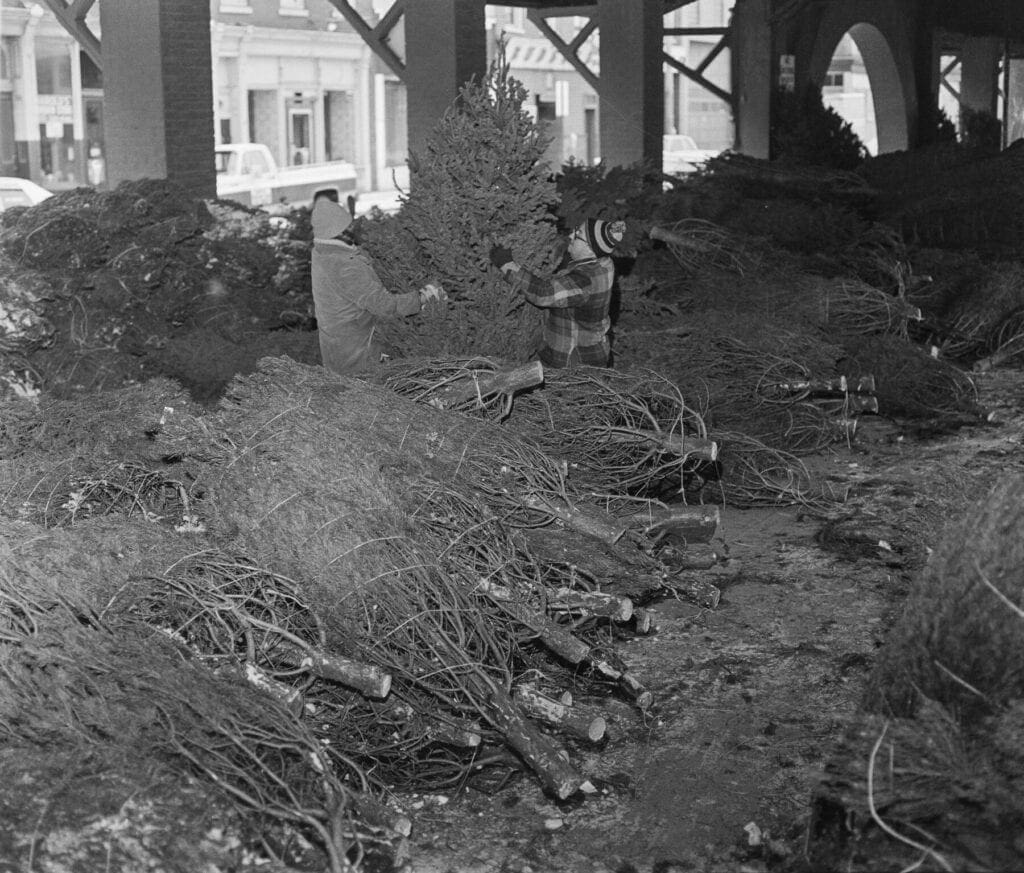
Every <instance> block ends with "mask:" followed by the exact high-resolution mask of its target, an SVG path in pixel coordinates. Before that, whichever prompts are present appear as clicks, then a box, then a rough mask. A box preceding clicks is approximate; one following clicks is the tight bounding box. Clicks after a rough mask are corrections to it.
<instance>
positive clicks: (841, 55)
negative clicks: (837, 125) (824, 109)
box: [819, 22, 909, 154]
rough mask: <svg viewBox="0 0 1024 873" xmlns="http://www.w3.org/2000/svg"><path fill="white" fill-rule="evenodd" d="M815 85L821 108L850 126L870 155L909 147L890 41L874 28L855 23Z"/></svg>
mask: <svg viewBox="0 0 1024 873" xmlns="http://www.w3.org/2000/svg"><path fill="white" fill-rule="evenodd" d="M819 84H820V85H821V89H822V99H823V100H824V102H825V104H826V105H828V106H831V107H832V108H833V109H835V110H836V112H838V113H839V114H840V115H842V116H843V118H844V119H846V120H847V121H849V122H850V126H851V127H852V128H853V130H854V132H855V133H856V134H857V135H858V136H859V137H860V138H861V140H862V141H863V143H864V145H865V146H867V148H868V151H869V152H871V154H881V153H884V152H893V151H899V150H901V149H906V148H907V147H908V145H909V131H908V125H907V107H906V102H905V97H904V91H903V87H902V83H901V80H900V73H899V69H898V67H897V65H896V59H895V57H894V56H893V53H892V49H891V48H890V47H889V42H888V40H887V39H886V38H885V36H884V35H883V34H882V32H881V31H880V30H879V29H878V28H877V27H875V26H874V25H873V24H867V23H863V22H862V23H859V24H855V25H853V26H852V27H850V28H849V29H848V30H847V31H846V33H845V34H843V36H842V37H841V38H840V39H839V41H838V43H837V44H836V47H835V49H834V51H833V53H832V59H831V61H830V63H829V66H828V69H827V70H826V71H825V73H824V74H823V78H822V81H821V82H820V83H819Z"/></svg>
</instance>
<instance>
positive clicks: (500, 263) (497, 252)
mask: <svg viewBox="0 0 1024 873" xmlns="http://www.w3.org/2000/svg"><path fill="white" fill-rule="evenodd" d="M488 257H490V259H491V263H492V264H494V266H495V267H497V268H498V269H499V270H500V269H501V268H502V267H504V266H505V265H506V264H510V263H512V252H511V250H509V249H507V248H505V247H504V246H492V247H491V253H490V255H488Z"/></svg>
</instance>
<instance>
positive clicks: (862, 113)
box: [821, 32, 878, 155]
mask: <svg viewBox="0 0 1024 873" xmlns="http://www.w3.org/2000/svg"><path fill="white" fill-rule="evenodd" d="M821 102H822V103H824V104H825V105H826V106H829V107H831V108H832V109H834V110H835V111H836V112H837V113H839V115H841V116H842V117H843V119H844V120H845V121H847V122H848V123H849V125H850V127H851V128H852V130H853V132H854V133H855V134H857V136H858V137H859V138H860V141H861V142H862V143H864V146H865V147H866V148H867V150H868V153H869V154H872V155H876V154H878V130H877V126H876V124H875V106H874V103H873V102H872V95H871V80H870V79H869V78H868V74H867V70H866V68H865V66H864V58H863V57H862V55H861V53H860V49H859V48H857V43H856V42H855V41H854V39H853V37H852V36H851V35H850V33H849V32H847V33H845V34H843V38H842V39H841V40H839V45H837V46H836V49H835V51H834V52H833V53H832V60H831V61H830V62H829V65H828V72H827V73H825V80H824V81H823V82H822V83H821Z"/></svg>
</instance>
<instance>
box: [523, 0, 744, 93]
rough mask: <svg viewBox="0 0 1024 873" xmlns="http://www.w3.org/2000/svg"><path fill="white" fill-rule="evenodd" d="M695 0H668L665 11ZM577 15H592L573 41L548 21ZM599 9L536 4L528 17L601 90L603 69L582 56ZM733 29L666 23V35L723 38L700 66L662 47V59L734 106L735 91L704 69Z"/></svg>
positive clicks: (528, 13) (715, 56) (592, 86)
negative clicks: (669, 24)
mask: <svg viewBox="0 0 1024 873" xmlns="http://www.w3.org/2000/svg"><path fill="white" fill-rule="evenodd" d="M690 2H694V0H684V2H679V0H668V2H665V4H664V9H663V12H665V13H668V12H671V11H673V10H675V9H678V8H680V7H681V6H685V5H687V3H690ZM570 15H572V16H577V17H586V18H588V19H589V21H588V22H587V24H585V25H584V26H583V27H581V28H580V30H579V31H578V32H577V33H576V35H575V36H574V37H573V38H572V39H571V40H569V41H566V40H564V39H562V37H561V36H560V35H559V34H558V32H557V31H556V30H555V29H554V28H553V27H552V26H551V25H550V24H548V22H547V19H549V18H563V17H566V16H570ZM595 15H596V11H595V10H591V11H588V12H586V13H583V12H582V10H581V7H579V6H572V7H563V6H553V5H544V4H540V3H538V4H536V5H535V6H534V7H533V8H531V9H529V11H528V12H527V17H528V18H529V19H530V21H532V22H533V23H534V25H536V27H537V29H538V30H540V31H541V32H542V33H543V34H544V35H545V36H546V37H547V39H548V41H549V42H550V43H551V44H552V45H553V46H554V47H555V48H556V49H558V52H559V54H561V55H562V57H564V58H565V59H566V60H567V61H568V62H569V63H570V64H571V65H572V67H573V68H574V69H575V70H576V72H578V73H579V74H580V75H581V76H582V77H583V78H584V79H585V80H586V82H587V84H588V85H590V87H591V88H593V89H594V90H595V91H597V93H598V94H600V93H601V81H600V75H599V73H597V72H595V71H594V70H592V69H591V68H590V67H588V66H587V64H586V62H585V61H584V60H583V59H582V58H581V57H580V55H579V50H580V48H581V47H582V46H583V45H584V43H586V41H587V40H588V39H589V38H590V36H591V34H593V33H594V31H595V30H597V26H598V25H597V19H596V17H595ZM730 33H731V30H730V28H729V27H666V28H664V29H663V30H662V36H718V37H720V39H719V41H718V42H717V43H716V44H715V46H714V48H712V50H711V51H710V52H708V54H707V55H706V56H705V57H704V59H703V60H702V61H701V62H700V64H698V65H697V66H696V67H690V66H688V65H687V64H685V63H683V62H682V61H680V60H678V59H677V58H674V57H673V56H672V55H671V54H669V53H668V52H666V51H664V50H662V61H663V62H664V63H666V64H668V66H670V67H672V68H673V69H674V70H678V71H679V72H680V73H682V74H683V75H684V76H686V77H687V78H688V79H690V81H692V82H694V83H696V84H697V85H699V86H700V87H702V88H704V89H705V90H706V91H708V92H710V93H711V94H714V95H715V96H716V97H718V98H719V99H720V100H722V101H724V102H725V103H726V104H728V105H729V106H732V102H733V98H732V94H731V93H730V92H729V91H727V90H725V89H724V88H722V87H721V86H719V85H716V84H715V83H714V82H712V81H711V80H710V79H708V78H707V77H706V76H705V75H704V72H705V71H706V70H707V68H708V67H709V66H711V64H712V63H713V62H714V60H715V58H717V57H718V56H719V55H720V54H721V53H722V52H723V51H724V50H725V49H727V48H728V47H729V42H730Z"/></svg>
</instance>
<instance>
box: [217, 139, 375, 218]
mask: <svg viewBox="0 0 1024 873" xmlns="http://www.w3.org/2000/svg"><path fill="white" fill-rule="evenodd" d="M216 161H217V196H218V197H219V198H221V199H223V200H234V201H236V202H238V203H241V204H242V205H243V206H254V207H259V208H261V209H265V210H267V211H268V212H284V211H286V210H288V209H291V208H292V207H296V206H310V205H312V203H313V201H314V200H315V199H316V198H317V197H319V196H321V195H324V196H327V197H330V199H331V200H334V201H335V202H338V203H344V202H345V201H346V199H347V198H348V197H349V195H352V196H354V195H355V193H356V168H355V167H354V166H352V164H350V163H348V162H347V161H331V162H329V163H325V164H304V165H300V166H296V167H278V165H277V162H276V161H275V160H274V156H273V155H272V154H271V153H270V149H269V148H267V147H266V146H265V145H262V144H261V143H231V144H229V145H220V146H217V149H216Z"/></svg>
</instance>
